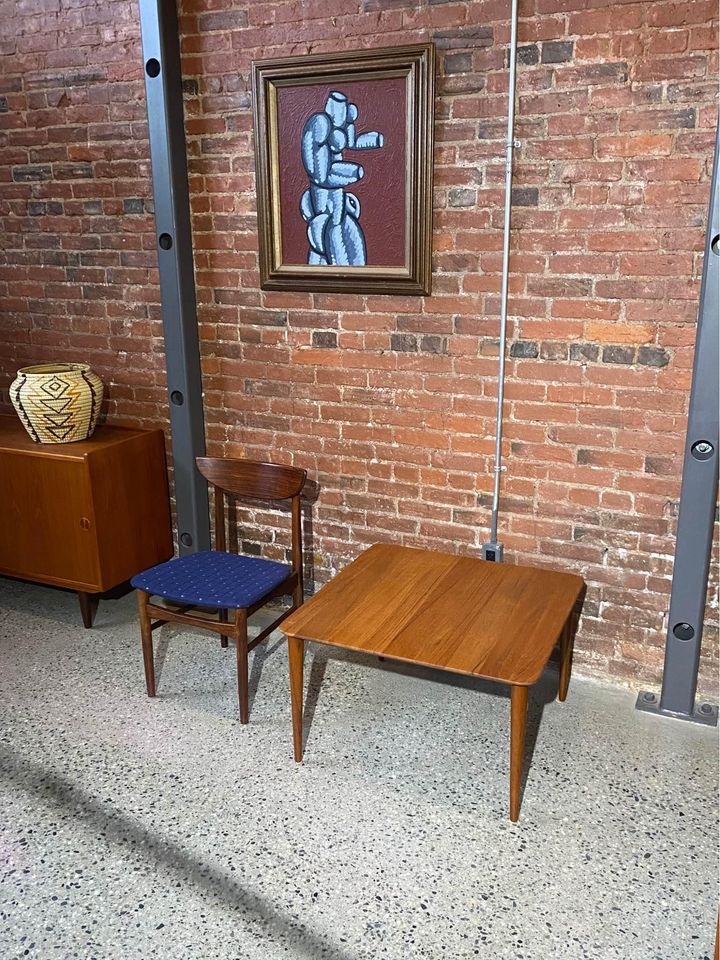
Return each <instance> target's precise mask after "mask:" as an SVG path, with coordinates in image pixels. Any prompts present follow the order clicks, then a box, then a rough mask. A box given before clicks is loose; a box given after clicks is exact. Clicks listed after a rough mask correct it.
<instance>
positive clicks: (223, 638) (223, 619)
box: [220, 610, 228, 647]
mask: <svg viewBox="0 0 720 960" xmlns="http://www.w3.org/2000/svg"><path fill="white" fill-rule="evenodd" d="M227 622H228V612H227V610H221V611H220V623H227ZM227 645H228V638H227V634H224V633H221V634H220V646H221V647H226V646H227Z"/></svg>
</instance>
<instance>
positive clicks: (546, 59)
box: [542, 40, 574, 63]
mask: <svg viewBox="0 0 720 960" xmlns="http://www.w3.org/2000/svg"><path fill="white" fill-rule="evenodd" d="M573 46H574V44H573V41H572V40H553V41H549V42H547V43H543V45H542V62H543V63H568V61H570V60H572V58H573Z"/></svg>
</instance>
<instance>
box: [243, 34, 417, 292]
mask: <svg viewBox="0 0 720 960" xmlns="http://www.w3.org/2000/svg"><path fill="white" fill-rule="evenodd" d="M252 69H253V95H254V96H253V114H254V124H255V169H256V177H257V201H258V230H259V249H260V285H261V287H262V288H263V290H311V291H317V292H324V291H335V292H348V293H405V294H417V295H420V294H428V293H430V276H431V262H430V260H431V246H432V157H433V103H434V77H435V58H434V47H433V45H432V44H416V45H414V46H404V47H387V48H383V49H377V50H358V51H350V52H347V51H344V52H342V53H331V54H311V55H308V56H304V57H287V58H283V59H279V60H261V61H256V62H254V63H253V68H252Z"/></svg>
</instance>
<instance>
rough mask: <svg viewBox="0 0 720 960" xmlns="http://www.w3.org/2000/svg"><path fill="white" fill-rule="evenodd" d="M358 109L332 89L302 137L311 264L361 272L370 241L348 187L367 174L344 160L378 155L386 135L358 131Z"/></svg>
mask: <svg viewBox="0 0 720 960" xmlns="http://www.w3.org/2000/svg"><path fill="white" fill-rule="evenodd" d="M357 119H358V108H357V105H356V104H354V103H350V101H349V100H348V98H347V97H346V96H345V94H344V93H342V91H340V90H333V91H331V93H330V96H329V97H328V98H327V102H326V103H325V108H324V110H323V111H322V112H320V113H314V114H313V115H312V116H311V117H310V119H309V120H308V121H307V123H306V124H305V127H304V129H303V132H302V145H301V149H302V160H303V166H304V167H305V171H306V173H307V175H308V179H309V181H310V186H309V187H308V189H307V190H306V191H305V192H304V193H303V195H302V197H301V199H300V212H301V213H302V216H303V219H304V220H305V221H306V222H307V234H308V241H309V243H310V250H309V252H308V263H311V264H324V265H327V264H330V263H332V264H339V265H345V266H352V267H362V266H365V263H366V249H365V237H364V235H363V232H362V228H361V226H360V212H361V211H360V201H359V199H358V198H357V195H356V194H354V193H351V192H350V191H349V190H347V189H346V187H348V186H350V185H351V184H353V183H358V182H359V181H360V180H362V178H363V176H364V175H365V170H364V169H363V167H362V165H361V164H359V163H355V162H353V161H349V160H345V158H344V157H343V151H344V150H377V149H379V148H380V147H382V145H383V135H382V133H378V132H377V131H372V132H371V133H360V134H358V133H357V131H356V120H357Z"/></svg>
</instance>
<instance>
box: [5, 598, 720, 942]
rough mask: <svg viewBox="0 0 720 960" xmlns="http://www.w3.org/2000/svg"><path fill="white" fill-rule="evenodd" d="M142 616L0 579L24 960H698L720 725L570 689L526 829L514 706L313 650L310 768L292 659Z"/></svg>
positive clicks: (16, 918)
mask: <svg viewBox="0 0 720 960" xmlns="http://www.w3.org/2000/svg"><path fill="white" fill-rule="evenodd" d="M157 657H158V660H159V662H160V669H159V691H158V693H159V695H158V697H157V699H155V700H154V701H151V700H149V699H148V698H147V697H146V695H145V692H144V684H143V676H142V664H141V656H140V648H139V640H138V631H137V628H136V623H135V605H134V599H133V597H132V596H128V597H125V598H123V599H121V600H118V601H112V602H110V601H108V602H103V603H102V604H101V606H100V610H99V613H98V616H97V620H96V625H95V628H94V629H93V630H87V631H86V630H83V628H82V626H81V625H80V616H79V610H78V607H77V600H76V598H75V596H74V595H73V594H69V593H65V592H62V591H56V590H51V589H48V588H44V587H38V586H32V585H29V584H23V583H19V582H14V581H8V580H0V692H1V701H0V716H1V719H2V724H1V727H0V960H14V958H20V957H31V958H42V960H50V958H59V960H71V958H86V960H89V958H98V960H126V958H127V960H134V958H140V960H150V958H160V960H176V958H181V960H235V958H237V960H279V958H288V957H290V958H297V960H371V958H373V960H374V958H392V960H410V958H427V960H440V958H448V960H464V958H470V957H483V958H489V960H505V958H508V960H509V958H522V960H566V958H567V960H580V958H587V960H614V958H619V960H634V958H638V960H640V958H642V960H699V958H704V957H709V956H711V952H712V942H713V937H714V923H715V911H716V905H717V895H718V884H717V872H718V864H717V804H716V794H717V779H718V770H717V732H716V731H714V730H712V729H708V728H701V727H696V726H694V725H690V724H683V723H680V722H676V721H667V720H658V719H657V718H654V717H651V716H647V715H644V714H639V713H637V712H635V710H634V709H633V699H634V698H633V694H632V693H630V692H628V691H624V690H616V689H612V688H607V687H602V686H599V685H597V684H594V683H591V682H589V681H587V680H581V679H579V678H573V681H572V683H571V686H570V694H569V697H568V700H567V702H566V703H565V704H563V705H561V704H559V703H557V702H555V701H554V700H553V697H554V695H555V689H556V687H555V685H556V679H555V678H554V676H553V675H552V674H551V675H549V676H548V677H547V678H546V680H544V681H543V683H542V684H541V685H539V687H538V691H539V695H538V696H536V697H534V698H533V700H532V701H531V708H530V709H531V713H530V720H529V725H530V729H529V733H530V736H529V740H530V741H533V740H534V741H535V742H534V749H533V754H532V760H531V763H530V766H529V770H528V775H527V784H526V789H525V797H524V802H523V808H522V813H521V818H520V822H519V823H518V824H516V825H513V824H511V823H510V822H509V820H508V819H507V801H508V798H507V794H508V772H507V771H508V753H509V751H508V722H509V721H508V715H509V701H508V699H507V697H506V696H505V695H503V693H502V691H501V690H499V689H497V688H490V687H489V686H486V685H484V684H482V683H479V682H474V681H472V682H471V681H467V682H465V681H462V680H459V679H457V678H455V679H449V678H448V677H444V678H441V677H440V676H434V677H433V676H431V675H430V674H429V673H426V672H421V671H412V672H409V671H405V670H400V669H398V668H395V667H393V666H392V665H391V664H389V663H380V662H379V661H377V660H375V659H372V658H364V657H360V656H355V655H352V654H348V655H339V654H338V653H337V652H335V651H332V652H331V653H330V655H328V650H327V649H325V648H321V647H311V648H310V649H309V651H308V657H307V661H306V663H307V666H306V685H307V693H306V696H307V707H306V709H307V720H306V753H305V762H304V764H303V765H301V766H298V765H296V764H294V763H293V760H292V750H291V728H290V711H289V696H288V676H287V657H286V651H285V647H284V645H283V643H282V642H281V641H280V638H279V636H277V635H275V636H273V637H272V638H271V640H270V641H269V644H265V645H263V646H262V647H260V648H258V650H257V651H256V652H255V654H254V655H253V657H254V659H253V660H252V665H251V671H252V676H251V690H252V693H253V696H254V699H253V703H252V706H251V716H250V725H249V726H248V727H246V728H243V727H241V726H240V725H239V724H238V722H237V719H236V699H235V689H236V688H235V664H234V651H233V649H232V647H230V648H229V649H228V650H224V651H223V650H221V649H220V646H219V643H218V640H217V638H216V637H212V636H210V635H207V636H204V635H200V634H191V633H179V632H177V631H176V630H175V629H174V628H168V627H165V628H163V632H162V633H161V635H160V638H159V643H158V652H157Z"/></svg>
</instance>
